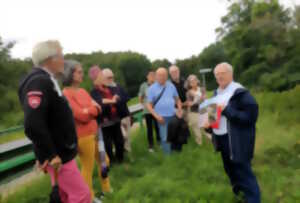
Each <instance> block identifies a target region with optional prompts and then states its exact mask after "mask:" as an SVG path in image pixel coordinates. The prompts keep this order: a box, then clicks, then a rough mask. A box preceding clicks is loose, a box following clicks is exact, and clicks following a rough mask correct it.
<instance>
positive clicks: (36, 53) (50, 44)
mask: <svg viewBox="0 0 300 203" xmlns="http://www.w3.org/2000/svg"><path fill="white" fill-rule="evenodd" d="M58 50H62V47H61V45H60V43H59V41H57V40H48V41H43V42H39V43H38V44H36V45H35V46H34V48H33V50H32V62H33V64H34V65H35V66H41V65H42V64H43V63H44V62H45V61H46V60H47V59H48V58H51V57H53V56H55V55H57V54H58Z"/></svg>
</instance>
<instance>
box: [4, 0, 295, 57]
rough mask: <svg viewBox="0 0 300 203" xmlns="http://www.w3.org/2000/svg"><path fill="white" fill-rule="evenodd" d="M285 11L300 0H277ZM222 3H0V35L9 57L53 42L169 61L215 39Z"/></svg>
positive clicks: (100, 0) (113, 0) (202, 0)
mask: <svg viewBox="0 0 300 203" xmlns="http://www.w3.org/2000/svg"><path fill="white" fill-rule="evenodd" d="M280 2H281V3H283V4H284V5H286V6H293V5H296V4H300V0H280ZM227 5H228V3H227V1H226V0H181V1H179V0H148V1H146V0H105V1H104V0H94V1H93V0H77V1H76V0H64V1H63V0H23V1H20V0H1V7H0V36H1V37H2V38H3V39H4V41H9V40H16V41H17V44H16V45H15V47H14V48H13V49H12V52H11V53H12V56H13V57H19V58H24V57H30V56H31V50H32V47H33V46H34V44H35V43H37V42H39V41H42V40H46V39H58V40H59V41H60V42H61V44H62V45H63V47H64V52H65V53H71V52H75V53H90V52H92V51H99V50H102V51H104V52H109V51H127V50H131V51H137V52H140V53H143V54H145V55H147V56H148V58H149V59H151V60H155V59H162V58H167V59H169V60H170V61H172V62H173V61H174V60H175V59H183V58H186V57H190V56H192V55H197V54H199V53H200V52H201V51H202V49H203V48H205V47H206V46H208V45H209V44H210V43H212V42H214V41H215V40H216V34H215V28H217V27H218V26H220V24H221V23H220V19H221V17H222V16H223V15H225V14H226V8H227Z"/></svg>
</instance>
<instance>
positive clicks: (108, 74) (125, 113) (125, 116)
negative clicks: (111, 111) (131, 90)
mask: <svg viewBox="0 0 300 203" xmlns="http://www.w3.org/2000/svg"><path fill="white" fill-rule="evenodd" d="M102 73H103V76H104V78H105V80H106V81H107V85H108V86H109V87H111V88H112V89H114V90H115V92H116V93H117V95H119V96H120V100H119V102H118V103H117V108H118V112H119V116H120V119H121V130H122V134H123V137H124V149H125V150H126V151H127V152H130V151H131V146H130V137H129V136H130V128H131V118H130V112H129V109H128V106H127V102H128V101H129V99H130V98H129V95H128V93H127V92H126V91H125V89H124V88H123V87H121V85H120V84H117V83H116V82H115V80H114V78H115V77H114V73H113V72H112V70H111V69H109V68H105V69H103V70H102Z"/></svg>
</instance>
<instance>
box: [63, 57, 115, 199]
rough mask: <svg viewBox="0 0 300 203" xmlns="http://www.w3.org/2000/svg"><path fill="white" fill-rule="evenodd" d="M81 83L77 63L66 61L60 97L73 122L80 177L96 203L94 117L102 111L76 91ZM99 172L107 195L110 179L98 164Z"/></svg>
mask: <svg viewBox="0 0 300 203" xmlns="http://www.w3.org/2000/svg"><path fill="white" fill-rule="evenodd" d="M82 79H83V70H82V67H81V65H80V63H79V62H77V61H74V60H66V61H65V70H64V77H63V85H64V87H65V88H64V89H63V93H64V95H65V96H66V98H67V99H68V101H69V104H70V106H71V108H72V111H73V115H74V119H75V125H76V131H77V137H78V152H79V158H80V163H81V174H82V176H83V178H84V180H85V181H86V182H87V184H88V185H89V188H90V190H91V192H92V197H93V198H94V202H99V200H98V199H96V198H95V197H94V192H93V187H92V186H93V184H92V176H93V169H94V162H95V157H96V160H97V163H98V164H99V162H100V157H99V151H98V147H97V142H96V138H97V136H96V135H97V133H98V125H97V120H96V117H97V116H98V115H99V114H100V113H101V107H100V105H98V104H97V103H96V102H95V101H94V100H93V99H92V98H91V96H90V95H89V94H88V92H87V91H85V90H84V89H83V88H80V87H79V86H80V84H81V82H82ZM98 168H99V178H100V182H101V184H102V191H103V192H108V191H109V190H110V186H109V179H108V177H103V170H107V169H104V168H102V167H101V165H100V164H99V166H98ZM101 171H102V173H101Z"/></svg>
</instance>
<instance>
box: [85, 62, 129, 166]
mask: <svg viewBox="0 0 300 203" xmlns="http://www.w3.org/2000/svg"><path fill="white" fill-rule="evenodd" d="M89 76H90V78H91V80H92V81H93V83H94V88H93V90H92V91H91V96H92V97H93V99H94V100H95V101H96V102H97V103H98V104H99V105H101V107H102V109H103V111H102V114H101V116H100V117H98V124H99V125H100V126H101V128H102V131H103V138H104V145H105V150H106V152H107V154H108V156H109V159H110V160H111V162H119V163H121V162H123V157H124V138H123V135H122V131H121V117H120V112H119V109H118V102H119V101H120V97H119V96H118V95H117V92H116V90H115V88H111V87H109V84H108V81H107V80H106V79H105V77H104V76H103V73H102V71H101V69H100V68H99V67H98V66H93V67H91V68H90V70H89ZM113 145H114V146H115V149H116V153H115V154H114V153H113Z"/></svg>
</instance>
